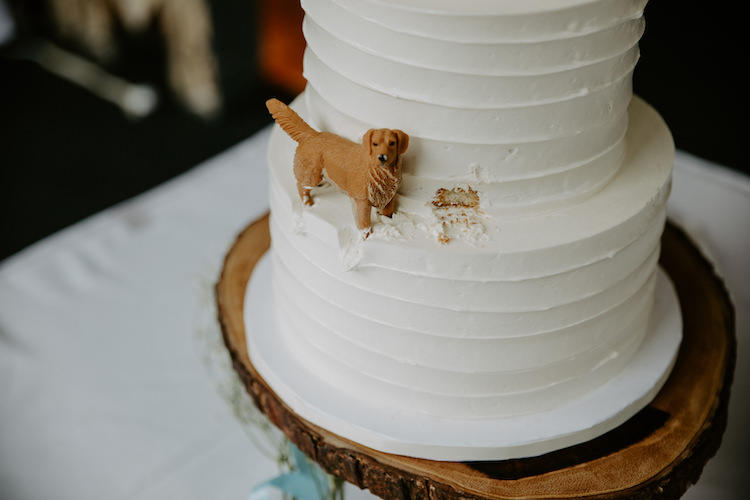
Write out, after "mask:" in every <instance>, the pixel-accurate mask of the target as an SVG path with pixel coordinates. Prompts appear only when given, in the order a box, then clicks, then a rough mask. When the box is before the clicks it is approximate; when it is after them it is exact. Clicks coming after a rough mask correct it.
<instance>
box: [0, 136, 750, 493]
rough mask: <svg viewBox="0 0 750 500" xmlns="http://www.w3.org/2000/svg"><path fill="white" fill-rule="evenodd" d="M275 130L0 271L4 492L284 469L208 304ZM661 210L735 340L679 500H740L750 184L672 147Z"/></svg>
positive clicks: (196, 488)
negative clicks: (722, 420)
mask: <svg viewBox="0 0 750 500" xmlns="http://www.w3.org/2000/svg"><path fill="white" fill-rule="evenodd" d="M268 132H269V131H268V129H266V130H264V131H262V132H260V133H258V134H256V135H254V136H253V137H250V138H248V139H247V140H246V141H243V142H242V143H240V144H238V145H236V146H235V147H233V148H231V149H229V150H227V151H226V152H224V153H222V154H220V155H218V156H216V157H214V158H212V159H211V160H209V161H207V162H205V163H203V164H201V165H198V166H196V167H195V168H194V169H192V170H190V171H189V172H187V173H186V174H183V175H181V176H179V177H177V178H175V179H173V180H172V181H169V182H167V183H166V184H164V185H161V186H159V187H157V188H155V189H153V190H151V191H149V192H147V193H145V194H143V195H141V196H138V197H136V198H134V199H132V200H129V201H128V202H126V203H123V204H120V205H117V206H114V207H111V208H110V209H107V210H105V211H103V212H101V213H99V214H97V215H95V216H93V217H91V218H88V219H86V220H84V221H82V222H80V223H78V224H76V225H74V226H72V227H70V228H68V229H66V230H64V231H61V232H60V233H57V234H55V235H53V236H51V237H49V238H47V239H45V240H43V241H41V242H39V243H38V244H35V245H33V246H32V247H29V248H28V249H26V250H24V251H23V252H21V253H19V254H17V255H15V256H13V257H11V258H9V259H7V260H5V261H3V262H1V263H0V401H1V402H2V404H0V495H1V496H2V498H3V499H8V500H15V499H25V498H55V499H59V500H62V499H68V498H70V499H88V498H96V499H101V498H113V499H128V500H135V499H139V500H141V499H152V498H153V499H156V498H159V499H161V498H181V499H188V500H189V499H199V498H247V496H248V494H249V492H250V491H251V490H252V489H253V488H254V487H255V486H256V485H258V484H259V483H261V482H263V481H265V480H266V479H268V478H270V477H273V476H275V475H276V474H277V473H278V468H277V466H276V464H275V463H274V461H273V459H272V458H269V456H267V454H265V453H264V448H265V447H269V446H270V447H271V451H273V447H274V446H275V445H276V441H275V440H276V439H278V436H277V435H275V434H274V433H273V432H271V431H269V432H271V433H270V434H266V432H265V431H264V430H263V429H260V431H259V432H257V433H256V432H254V429H255V428H253V429H248V426H247V425H246V423H247V421H248V419H251V418H252V409H249V408H248V407H247V406H246V400H245V399H244V398H243V395H242V394H238V393H237V392H234V391H235V389H236V386H234V385H233V382H232V381H231V380H229V379H228V378H227V377H230V373H231V370H229V371H227V370H226V363H227V362H228V360H227V355H226V353H225V352H224V351H223V346H222V345H221V339H220V335H218V336H217V332H218V330H217V328H218V326H217V325H216V324H215V321H214V317H213V313H214V312H215V311H213V309H212V307H213V306H212V302H213V296H212V291H213V285H214V283H215V281H216V279H217V277H218V272H219V269H220V267H221V263H222V260H223V257H224V254H225V252H226V250H227V249H228V248H229V246H230V245H231V243H232V242H233V241H234V239H235V237H236V236H237V233H238V232H239V231H240V230H242V228H244V227H245V226H246V225H247V224H248V223H249V222H250V221H252V220H254V219H256V218H258V217H260V216H261V215H262V214H263V213H265V211H266V210H267V201H268V200H267V193H266V185H267V175H266V171H265V152H266V142H267V137H268ZM669 213H670V218H671V220H672V221H673V222H674V223H675V224H677V225H679V226H681V227H682V228H684V229H685V230H686V231H687V232H688V233H689V234H690V235H691V237H692V238H693V240H694V241H695V242H697V243H698V244H699V245H700V246H701V247H702V248H703V251H704V253H705V254H706V255H707V256H708V257H709V258H710V259H711V260H712V261H713V262H714V263H715V266H716V269H717V271H718V272H719V273H720V274H721V275H722V276H724V277H725V281H726V284H727V287H728V288H729V290H730V293H731V294H732V297H733V300H734V303H735V307H736V319H737V335H738V340H739V348H738V363H737V369H736V372H735V382H734V386H733V389H732V400H731V402H730V416H729V427H728V429H727V431H726V433H725V436H724V444H723V445H722V447H721V448H720V450H719V452H718V454H717V456H716V457H715V458H714V459H713V460H712V461H710V462H709V463H708V465H707V466H706V468H705V469H704V473H703V477H702V479H701V480H700V482H699V483H698V484H697V485H696V486H694V487H692V488H691V489H690V490H688V492H687V494H686V495H685V497H684V498H687V499H689V500H690V499H703V498H706V499H708V498H711V499H731V498H740V497H741V493H742V492H744V491H747V490H748V488H749V487H750V477H748V474H747V470H748V467H749V466H750V432H748V431H747V430H746V426H745V421H747V419H748V417H750V406H749V405H748V403H749V401H750V397H748V394H750V376H748V363H747V361H748V360H750V348H748V340H750V328H749V327H750V284H748V283H747V281H748V280H747V277H748V276H750V257H748V255H747V252H746V251H745V249H746V248H748V247H750V231H748V223H747V219H746V218H747V216H748V215H749V214H750V179H748V178H747V177H745V176H743V175H741V174H738V173H736V172H734V171H731V170H728V169H726V168H723V167H721V166H719V165H715V164H712V163H709V162H706V161H703V160H701V159H699V158H695V157H692V156H690V155H688V154H686V153H684V152H679V151H678V155H677V159H676V164H675V177H674V189H673V195H672V198H671V200H670V206H669ZM237 415H239V416H240V417H241V418H237ZM248 415H249V416H248ZM243 423H244V424H243ZM272 454H273V453H271V455H272ZM347 495H348V498H358V497H365V496H368V493H366V492H360V491H359V490H356V489H348V490H347Z"/></svg>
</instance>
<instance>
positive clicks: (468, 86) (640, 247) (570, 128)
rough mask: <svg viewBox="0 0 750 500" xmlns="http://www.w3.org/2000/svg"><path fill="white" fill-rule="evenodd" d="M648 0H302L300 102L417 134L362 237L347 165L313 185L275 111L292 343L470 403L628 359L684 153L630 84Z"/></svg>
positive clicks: (285, 316)
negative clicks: (347, 189) (298, 177)
mask: <svg viewBox="0 0 750 500" xmlns="http://www.w3.org/2000/svg"><path fill="white" fill-rule="evenodd" d="M644 4H645V1H635V0H634V1H630V0H587V1H584V0H545V1H543V0H529V1H520V0H519V1H511V2H492V1H489V0H471V1H468V2H465V1H462V2H451V1H449V0H439V1H429V2H428V1H426V0H303V1H302V5H303V7H304V8H305V10H306V14H307V16H306V20H305V23H304V32H305V36H306V39H307V41H308V49H307V52H306V56H305V76H306V78H307V79H308V87H307V89H306V91H305V92H304V94H303V95H302V96H301V97H300V98H299V99H297V100H296V101H295V103H293V105H292V106H293V107H294V108H295V109H296V110H297V111H298V112H299V113H300V115H302V116H303V117H304V118H305V119H306V120H307V121H308V122H309V123H310V124H311V125H312V126H313V127H314V128H316V129H318V130H325V131H331V132H334V133H337V134H340V135H342V136H344V137H348V138H351V139H354V140H359V138H360V137H361V135H362V134H363V133H364V132H365V131H366V130H367V129H369V128H373V127H387V128H398V129H401V130H404V131H405V132H407V133H408V134H409V136H410V143H409V149H408V151H407V152H406V154H405V155H404V157H403V182H402V185H401V188H400V190H399V193H398V195H397V199H396V203H397V204H396V213H395V214H394V216H393V217H392V218H386V217H382V216H378V215H376V214H375V212H374V211H373V217H372V221H373V227H372V234H371V235H370V236H369V238H368V239H366V240H363V239H362V236H361V234H360V233H359V232H358V231H357V230H356V227H355V225H354V220H355V219H354V216H353V210H352V204H351V202H350V200H349V199H348V198H347V197H346V195H345V194H343V193H341V192H340V191H339V190H338V189H337V188H335V186H333V185H331V184H329V183H324V184H323V185H321V186H319V187H316V188H314V189H313V190H312V198H313V200H314V205H313V206H312V207H307V206H303V205H302V204H301V203H300V200H299V195H298V192H297V188H296V184H295V179H294V175H293V172H292V158H293V155H294V152H295V148H296V143H295V142H294V141H292V140H291V139H290V138H289V137H288V136H286V135H285V134H284V133H283V132H281V131H280V129H276V130H275V131H274V132H273V134H272V137H271V141H270V144H269V167H270V171H271V175H270V178H271V183H270V202H271V214H272V217H271V235H272V241H273V245H272V249H273V250H272V253H273V265H274V274H273V289H274V294H275V315H276V318H277V323H276V328H277V333H278V335H279V336H280V338H281V339H282V341H283V342H284V343H285V345H286V346H287V349H288V351H289V352H290V353H291V354H290V356H292V357H293V359H290V360H289V361H290V362H294V363H299V364H300V365H302V366H304V367H305V368H306V369H308V370H309V371H310V372H311V373H315V375H316V377H317V382H318V383H321V384H327V385H329V386H331V387H333V388H334V389H335V390H337V391H340V393H341V395H342V396H341V397H342V401H345V400H346V399H348V398H354V399H356V398H367V399H375V400H377V404H378V405H382V406H384V407H393V408H398V409H399V410H400V411H405V412H412V413H415V414H429V415H436V416H444V417H448V418H466V419H479V418H507V417H512V416H516V415H523V414H530V413H535V412H540V411H546V410H549V409H551V408H556V407H559V406H561V405H565V404H566V403H568V402H570V401H573V400H575V399H576V398H580V397H583V396H584V395H586V394H588V393H589V392H591V391H592V390H594V389H596V388H597V387H599V386H600V385H602V384H604V383H605V382H606V381H607V380H609V379H610V378H611V377H613V376H615V375H616V374H617V373H618V372H619V371H620V370H622V369H623V367H624V366H625V365H626V364H627V363H628V361H629V360H630V358H631V357H632V356H633V355H634V353H635V352H636V351H637V349H638V348H639V346H640V345H641V341H642V340H643V338H644V335H645V334H646V325H647V322H648V318H649V314H650V310H651V308H652V305H653V295H654V287H655V282H656V273H657V266H658V257H659V241H660V237H661V233H662V230H663V227H664V223H665V218H666V215H665V214H666V211H665V205H666V201H667V198H668V195H669V188H670V179H671V166H672V155H673V145H672V140H671V136H670V134H669V131H668V129H667V127H666V126H665V124H664V123H663V122H662V120H661V119H660V117H659V116H658V114H657V113H656V112H655V111H654V110H653V109H651V108H650V107H649V106H648V105H646V104H645V103H644V102H643V101H641V100H639V99H637V98H635V99H633V98H632V89H631V82H632V72H633V68H634V66H635V64H636V62H637V59H638V47H637V42H638V39H639V38H640V36H641V34H642V31H643V19H642V12H643V7H644ZM439 193H443V194H447V195H448V196H451V197H452V198H451V200H453V201H455V200H461V199H463V198H462V197H465V198H466V200H467V201H466V203H465V204H462V203H457V204H456V203H454V204H453V205H450V204H442V203H438V201H437V200H438V198H439ZM252 356H253V353H252V351H251V357H252Z"/></svg>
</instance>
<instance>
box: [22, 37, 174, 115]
mask: <svg viewBox="0 0 750 500" xmlns="http://www.w3.org/2000/svg"><path fill="white" fill-rule="evenodd" d="M20 55H21V56H22V57H24V58H26V59H29V60H31V61H34V62H36V63H37V64H39V65H40V66H42V67H43V68H45V69H46V70H47V71H49V72H50V73H53V74H55V75H57V76H59V77H61V78H65V79H66V80H68V81H71V82H73V83H75V84H77V85H80V86H81V87H84V88H85V89H87V90H88V91H89V92H92V93H93V94H96V95H97V96H99V97H101V98H102V99H104V100H106V101H109V102H111V103H112V104H115V105H116V106H118V107H119V108H120V109H122V111H123V112H124V113H125V114H126V115H127V116H128V117H131V118H143V117H145V116H148V115H149V114H151V113H152V112H153V111H154V110H155V109H156V106H157V105H158V103H159V98H158V96H157V94H156V91H155V90H154V89H153V88H151V87H150V86H148V85H139V84H134V83H130V82H127V81H125V80H122V79H121V78H118V77H116V76H115V75H112V74H110V73H108V72H106V71H104V70H103V69H102V68H100V67H99V66H97V65H96V64H93V63H91V62H89V61H88V60H86V59H84V58H82V57H79V56H78V55H76V54H73V53H72V52H68V51H66V50H63V49H61V48H59V47H57V46H56V45H53V44H50V43H44V42H38V43H36V42H28V43H27V44H26V46H25V48H24V50H23V52H22V53H21V54H20Z"/></svg>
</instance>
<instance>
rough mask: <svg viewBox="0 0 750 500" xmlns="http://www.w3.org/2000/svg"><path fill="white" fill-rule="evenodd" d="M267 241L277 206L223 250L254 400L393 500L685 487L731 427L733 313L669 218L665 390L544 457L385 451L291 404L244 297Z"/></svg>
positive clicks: (238, 354) (655, 494) (227, 311)
mask: <svg viewBox="0 0 750 500" xmlns="http://www.w3.org/2000/svg"><path fill="white" fill-rule="evenodd" d="M269 246H270V236H269V232H268V214H266V215H265V216H264V217H262V218H261V219H259V220H257V221H255V222H253V223H252V224H250V225H249V226H248V227H247V228H246V229H245V230H244V231H243V232H242V233H241V234H240V235H239V237H238V238H237V240H236V242H235V243H234V245H233V246H232V248H231V250H230V251H229V253H228V254H227V256H226V260H225V262H224V268H223V270H222V273H221V276H220V279H219V282H218V283H217V285H216V296H217V304H218V315H219V321H220V323H221V327H222V332H223V335H224V340H225V343H226V345H227V348H228V349H229V352H230V354H231V357H232V360H233V364H234V368H235V370H236V371H237V373H238V374H239V376H240V378H241V379H242V381H243V383H244V384H245V387H246V388H247V391H248V392H249V394H250V395H251V396H252V398H253V400H254V401H255V404H256V405H257V406H258V407H259V408H260V409H261V410H262V411H263V412H264V413H265V414H266V416H267V417H268V418H269V419H270V420H271V421H272V422H273V423H274V424H275V425H276V426H277V427H279V428H280V429H281V430H282V431H283V432H284V433H285V434H286V436H287V437H288V438H289V439H290V440H291V441H292V442H293V443H294V444H296V445H297V446H298V447H299V448H300V449H301V450H302V451H303V452H304V453H305V454H307V455H308V456H309V457H311V458H312V459H313V460H315V461H316V462H317V463H318V464H320V465H321V466H322V467H323V468H324V469H325V470H326V471H328V472H329V473H331V474H334V475H336V476H338V477H340V478H342V479H344V480H346V481H348V482H350V483H353V484H355V485H357V486H358V487H360V488H367V489H369V490H370V491H371V492H372V493H373V494H375V495H378V496H380V497H382V498H385V499H387V500H391V499H398V500H400V499H405V498H425V499H426V498H430V499H435V500H439V499H448V498H451V499H452V498H462V499H521V498H523V499H541V498H548V499H549V498H568V499H569V498H587V499H625V498H627V499H641V498H644V499H645V498H678V497H680V496H681V495H682V494H683V493H684V492H685V491H686V490H687V488H688V486H689V485H690V484H692V483H695V482H696V481H697V480H698V478H699V477H700V474H701V471H702V470H703V466H704V465H705V464H706V462H707V461H708V460H709V459H710V458H711V457H712V456H713V455H714V454H715V453H716V450H717V449H718V447H719V444H720V442H721V437H722V434H723V433H724V429H725V427H726V422H727V412H728V403H729V392H730V387H731V383H732V376H733V373H734V363H735V357H736V339H735V333H734V312H733V309H732V306H731V303H730V300H729V297H728V294H727V292H726V289H725V288H724V285H723V284H722V282H721V281H720V280H719V279H718V278H717V277H716V275H715V274H714V272H713V268H712V266H711V265H710V264H709V263H708V262H707V261H706V260H705V259H704V258H703V256H702V255H701V254H700V252H699V251H698V250H697V249H696V247H695V246H694V245H693V244H692V243H691V242H690V241H689V239H688V238H687V236H686V235H685V234H684V233H683V232H682V231H681V230H679V229H678V228H676V227H675V226H673V225H671V224H667V228H666V231H665V233H664V236H663V238H662V257H661V265H662V267H663V268H664V269H665V270H666V272H667V274H669V276H670V277H671V279H672V281H673V283H674V285H675V288H676V289H677V295H678V297H679V301H680V304H681V307H682V316H683V323H684V332H683V341H682V345H681V347H680V353H679V356H678V359H677V363H676V365H675V368H674V370H673V371H672V374H671V376H670V378H669V380H668V381H667V383H666V385H665V386H664V387H663V389H662V390H661V392H660V393H659V394H658V396H657V397H656V399H655V400H654V401H653V402H652V403H651V404H649V405H648V406H647V407H646V408H645V409H644V410H642V411H641V412H640V413H638V414H637V415H635V416H634V417H633V418H631V419H630V420H629V421H627V422H626V423H625V424H623V425H622V426H620V427H618V428H617V429H615V430H613V431H610V432H609V433H607V434H605V435H603V436H601V437H599V438H597V439H594V440H592V441H589V442H588V443H584V444H581V445H577V446H573V447H570V448H566V449H563V450H560V451H556V452H553V453H548V454H546V455H542V456H539V457H533V458H525V459H518V460H503V461H494V462H436V461H430V460H423V459H415V458H408V457H403V456H396V455H390V454H386V453H381V452H379V451H376V450H372V449H370V448H366V447H364V446H361V445H358V444H357V443H354V442H351V441H348V440H345V439H343V438H341V437H339V436H337V435H335V434H333V433H331V432H329V431H327V430H325V429H322V428H320V427H317V426H315V425H313V424H311V423H310V422H308V421H306V420H304V419H302V418H300V417H299V416H298V415H296V414H295V413H294V412H292V411H291V410H290V409H289V408H288V407H287V406H286V405H285V404H284V402H283V401H282V400H281V399H279V397H278V396H277V395H276V394H275V393H274V392H273V391H272V390H271V389H270V388H269V387H268V385H267V384H266V383H265V381H264V380H263V379H262V378H261V377H260V376H259V375H258V373H257V372H256V371H255V369H254V367H253V365H252V363H251V362H250V359H249V357H248V354H247V348H246V341H245V323H244V317H243V303H244V299H245V288H246V285H247V283H248V281H249V279H250V276H251V274H252V272H253V269H254V267H255V265H256V263H257V262H258V261H259V260H260V258H261V257H262V256H263V254H264V253H265V252H266V251H267V250H268V248H269Z"/></svg>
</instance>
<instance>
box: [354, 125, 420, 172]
mask: <svg viewBox="0 0 750 500" xmlns="http://www.w3.org/2000/svg"><path fill="white" fill-rule="evenodd" d="M362 144H363V145H364V146H365V147H366V148H369V151H370V157H371V158H376V159H377V161H378V162H379V164H380V166H387V167H388V168H390V169H393V168H395V166H396V164H397V162H398V159H399V156H400V155H402V154H404V153H405V152H406V148H408V147H409V136H408V135H406V133H404V132H402V131H400V130H391V129H387V128H381V129H370V130H368V131H367V133H366V134H365V135H364V136H363V137H362Z"/></svg>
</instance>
